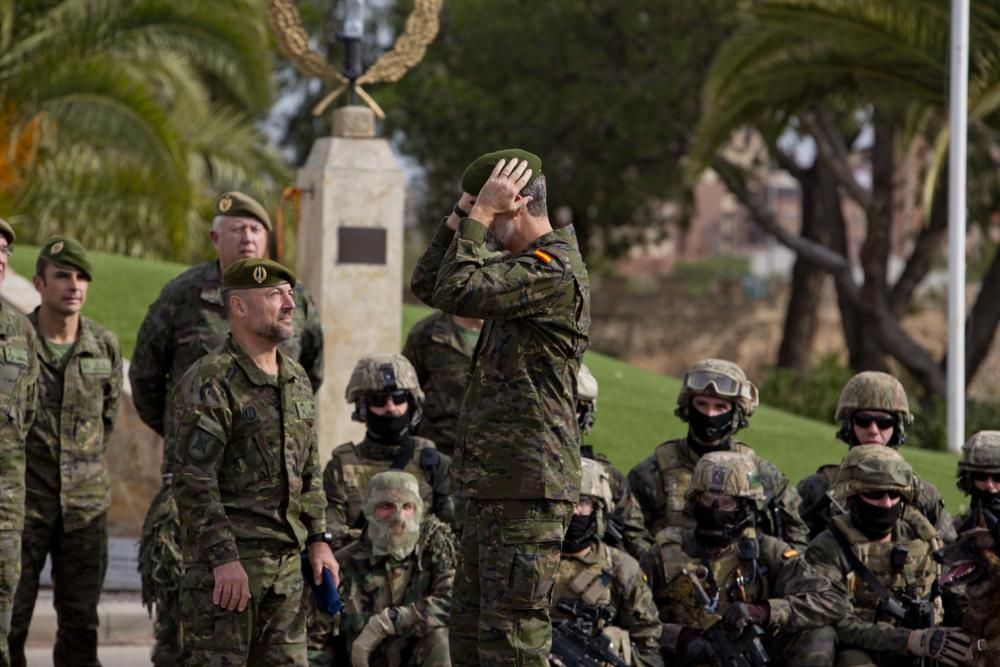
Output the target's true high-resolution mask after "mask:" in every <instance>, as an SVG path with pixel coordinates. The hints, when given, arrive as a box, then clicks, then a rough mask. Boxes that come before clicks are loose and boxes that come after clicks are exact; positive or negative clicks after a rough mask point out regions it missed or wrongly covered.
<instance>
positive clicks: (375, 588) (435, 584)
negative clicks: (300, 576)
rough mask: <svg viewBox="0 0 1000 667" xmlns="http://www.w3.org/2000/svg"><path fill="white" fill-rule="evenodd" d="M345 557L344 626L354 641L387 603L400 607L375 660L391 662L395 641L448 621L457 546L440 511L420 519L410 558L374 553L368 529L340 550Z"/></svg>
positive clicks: (342, 569) (342, 563)
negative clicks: (393, 634)
mask: <svg viewBox="0 0 1000 667" xmlns="http://www.w3.org/2000/svg"><path fill="white" fill-rule="evenodd" d="M335 555H336V557H337V562H338V563H340V589H339V590H340V599H341V600H342V601H343V603H344V610H343V611H342V612H341V620H340V631H341V633H343V634H344V635H345V636H346V639H347V644H348V646H350V644H351V643H352V642H353V641H354V639H355V638H356V637H357V636H358V635H359V634H360V633H361V631H362V630H363V629H364V627H365V624H366V623H367V622H368V619H369V618H371V617H372V616H374V615H375V614H377V613H378V612H380V611H382V610H383V609H385V608H387V607H394V608H395V609H396V611H397V612H398V615H397V616H396V621H395V629H396V635H397V636H398V637H390V638H389V639H387V640H386V641H384V642H382V644H381V645H379V647H378V648H377V649H376V651H375V653H374V654H373V655H372V657H371V664H372V665H379V664H385V658H384V656H385V653H386V651H387V650H388V649H389V645H390V644H392V642H393V641H404V642H405V641H407V640H409V639H411V638H414V637H418V638H419V637H424V636H426V635H427V634H428V633H430V632H431V631H432V630H434V629H436V628H443V627H447V626H448V616H449V615H450V613H451V591H452V585H453V584H454V581H455V563H456V552H455V544H454V541H453V539H452V535H451V530H450V529H449V528H448V526H446V525H444V524H443V523H441V522H440V521H438V519H437V518H436V517H434V516H428V517H425V518H424V520H423V522H422V523H421V525H420V539H419V540H418V541H417V546H416V547H415V548H414V550H413V553H411V554H410V555H409V556H408V557H407V558H406V559H405V560H402V561H398V560H396V559H395V558H392V557H391V556H374V555H372V546H371V542H369V541H368V536H367V534H365V535H363V536H362V537H361V539H360V540H356V541H354V542H352V543H351V544H349V545H347V546H346V547H344V548H343V549H340V550H338V551H337V553H336V554H335Z"/></svg>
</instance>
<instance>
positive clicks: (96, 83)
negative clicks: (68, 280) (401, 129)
mask: <svg viewBox="0 0 1000 667" xmlns="http://www.w3.org/2000/svg"><path fill="white" fill-rule="evenodd" d="M263 9H264V8H263V6H262V3H261V2H260V0H213V2H203V1H199V0H48V1H47V2H45V1H43V2H37V1H36V2H31V3H27V2H24V3H16V2H15V0H0V129H5V128H6V130H7V131H6V133H5V134H4V135H2V136H0V152H6V154H7V155H8V156H15V155H16V159H14V158H11V157H8V161H7V172H5V171H4V162H0V179H3V180H0V215H5V214H6V215H7V216H9V217H11V218H13V219H14V220H15V221H19V222H22V223H26V224H22V225H21V226H22V228H23V229H24V231H26V232H27V236H28V238H29V239H30V238H35V239H39V238H42V237H44V236H47V235H49V234H51V233H54V232H56V231H60V232H65V233H70V234H73V235H75V236H76V237H77V238H79V239H80V240H81V241H82V242H84V243H85V244H87V245H88V246H90V247H94V248H103V249H109V250H114V251H118V252H126V253H129V254H136V255H158V256H169V257H173V258H179V259H190V258H192V257H193V256H195V255H197V254H198V253H197V250H196V247H197V246H198V245H201V242H202V239H203V238H204V231H203V228H202V229H201V230H200V231H199V226H200V225H202V224H203V220H204V219H205V217H206V216H207V215H208V213H209V211H210V210H211V202H212V199H213V197H214V195H215V193H217V192H218V191H219V190H222V189H228V188H235V187H239V188H241V189H246V190H248V191H250V192H252V193H255V194H257V195H258V196H264V195H266V194H268V193H269V192H270V191H273V189H274V188H275V186H276V185H278V184H280V181H281V180H283V179H284V178H286V172H285V169H284V166H283V164H282V163H281V161H280V160H279V159H278V158H277V157H276V156H275V155H273V154H271V153H270V152H268V151H267V150H265V149H264V141H263V139H262V137H261V136H259V133H258V132H257V131H256V129H255V128H254V125H253V118H254V117H255V116H258V115H260V114H261V113H262V112H263V111H264V110H265V109H266V108H267V106H268V104H269V103H270V100H271V96H272V91H271V85H270V65H271V62H270V50H269V48H268V34H267V32H266V23H265V19H264V11H263ZM12 147H16V148H17V149H18V150H17V151H12V150H11V148H12ZM5 148H6V149H7V150H6V151H4V149H5ZM8 172H9V173H10V174H11V176H5V173H8ZM192 240H195V241H197V243H192Z"/></svg>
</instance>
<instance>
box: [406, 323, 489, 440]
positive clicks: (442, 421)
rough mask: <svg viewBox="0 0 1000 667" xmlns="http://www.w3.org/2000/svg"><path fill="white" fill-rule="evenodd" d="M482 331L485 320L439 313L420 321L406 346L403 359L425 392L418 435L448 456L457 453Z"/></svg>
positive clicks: (411, 331) (408, 337)
mask: <svg viewBox="0 0 1000 667" xmlns="http://www.w3.org/2000/svg"><path fill="white" fill-rule="evenodd" d="M482 329H483V321H482V320H477V319H473V318H470V317H461V316H459V315H449V314H447V313H442V312H437V313H434V314H433V315H429V316H427V317H425V318H424V319H422V320H420V321H419V322H417V323H416V324H415V325H414V326H413V329H411V330H410V334H409V335H408V336H407V337H406V345H404V346H403V356H404V357H406V358H407V359H409V360H410V363H412V364H413V368H414V370H416V372H417V380H419V381H420V386H421V387H422V388H423V390H424V401H423V413H424V414H423V417H422V418H421V420H420V423H419V424H418V425H417V430H416V435H419V436H421V437H423V438H427V439H428V440H430V441H432V442H433V443H434V444H435V445H436V446H437V448H438V449H439V450H440V451H442V452H444V453H445V454H447V455H448V456H451V455H452V454H454V453H455V430H456V428H457V427H458V413H459V409H460V408H461V407H462V396H463V395H464V394H465V381H466V379H467V377H468V375H469V366H470V364H471V362H472V352H473V350H475V349H476V343H477V342H478V340H479V333H480V331H482Z"/></svg>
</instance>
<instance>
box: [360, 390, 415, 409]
mask: <svg viewBox="0 0 1000 667" xmlns="http://www.w3.org/2000/svg"><path fill="white" fill-rule="evenodd" d="M390 400H391V401H392V402H393V403H394V404H395V405H402V404H403V403H406V402H407V401H408V400H410V392H408V391H393V392H388V393H387V392H384V391H380V392H377V393H374V394H368V405H371V406H373V407H376V408H383V407H385V404H386V403H388V402H389V401H390Z"/></svg>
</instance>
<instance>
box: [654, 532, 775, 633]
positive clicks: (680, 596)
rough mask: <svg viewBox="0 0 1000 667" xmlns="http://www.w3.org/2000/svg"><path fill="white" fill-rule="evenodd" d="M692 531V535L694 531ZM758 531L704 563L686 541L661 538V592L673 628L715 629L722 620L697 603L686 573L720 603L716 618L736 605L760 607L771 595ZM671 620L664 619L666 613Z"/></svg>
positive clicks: (659, 597)
mask: <svg viewBox="0 0 1000 667" xmlns="http://www.w3.org/2000/svg"><path fill="white" fill-rule="evenodd" d="M685 532H687V534H688V535H690V532H689V531H685ZM759 539H760V538H758V537H757V533H756V531H755V530H754V529H753V528H747V529H746V530H744V531H743V535H742V536H741V537H740V538H739V539H738V540H736V541H735V542H734V543H733V544H731V545H729V546H728V547H726V548H725V549H724V550H723V551H722V553H721V554H719V555H718V556H716V557H715V558H713V559H705V560H704V561H702V560H700V559H699V558H698V557H696V556H691V555H690V554H688V553H687V552H686V551H685V550H684V548H683V538H682V539H681V540H675V539H673V538H671V537H670V536H669V535H668V534H666V533H661V534H660V535H659V536H658V538H657V546H656V547H654V548H656V549H659V551H660V562H661V563H662V564H663V581H664V582H665V590H664V591H655V594H656V596H657V606H658V607H659V608H660V613H661V618H664V620H665V621H666V622H668V623H677V624H680V625H687V626H692V627H701V628H706V627H709V626H710V625H711V624H712V623H713V622H715V620H716V618H713V617H712V616H711V612H709V611H708V610H706V609H705V607H704V605H703V604H702V603H701V602H700V601H699V600H698V599H697V597H696V595H695V589H694V586H693V584H692V583H691V580H690V578H689V577H688V576H687V575H686V574H685V572H688V573H693V574H695V575H696V576H697V577H698V580H699V581H700V583H701V585H702V588H704V589H705V592H706V593H707V594H708V596H709V597H710V598H713V600H717V606H716V608H715V610H714V611H715V614H722V613H724V612H725V610H726V608H727V607H729V605H730V604H731V603H733V602H760V601H762V600H767V599H768V598H769V597H770V594H771V588H770V584H769V583H768V577H767V574H768V567H767V563H766V561H765V560H764V557H763V556H762V550H761V545H760V542H759ZM665 610H668V611H667V615H663V614H664V611H665Z"/></svg>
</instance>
